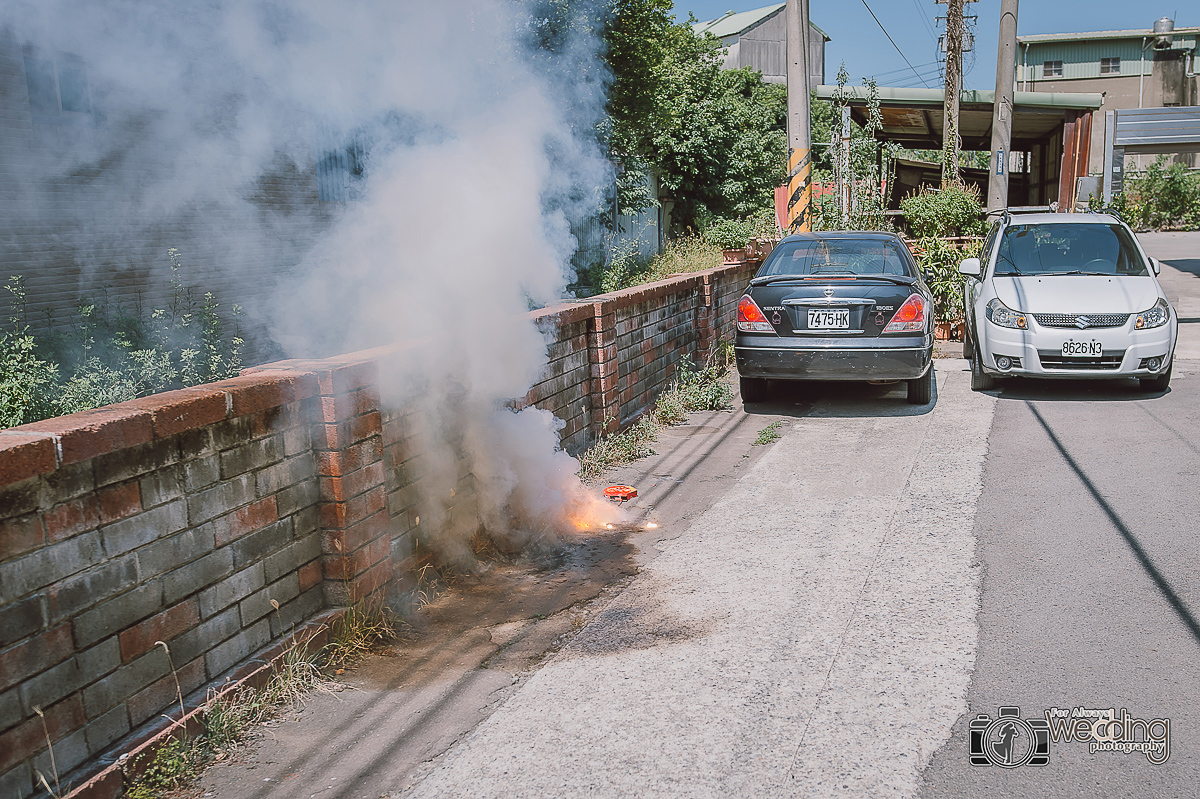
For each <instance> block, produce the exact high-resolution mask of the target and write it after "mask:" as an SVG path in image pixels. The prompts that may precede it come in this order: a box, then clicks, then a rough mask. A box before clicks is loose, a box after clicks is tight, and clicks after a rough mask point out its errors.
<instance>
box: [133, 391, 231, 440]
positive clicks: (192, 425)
mask: <svg viewBox="0 0 1200 799" xmlns="http://www.w3.org/2000/svg"><path fill="white" fill-rule="evenodd" d="M226 402H227V400H226V398H225V392H223V391H214V390H213V389H211V388H209V387H208V386H196V387H195V388H181V389H178V390H176V391H166V392H163V393H162V394H153V395H151V396H149V397H143V398H142V399H140V400H132V401H131V403H130V404H132V403H137V405H138V407H140V408H141V409H143V410H145V411H148V412H149V413H150V414H151V416H152V418H153V420H154V437H155V438H166V437H168V436H173V435H175V434H177V433H182V432H183V431H185V430H195V429H196V428H198V427H204V426H205V425H209V424H214V423H216V422H219V421H222V420H223V419H224V418H225V415H226Z"/></svg>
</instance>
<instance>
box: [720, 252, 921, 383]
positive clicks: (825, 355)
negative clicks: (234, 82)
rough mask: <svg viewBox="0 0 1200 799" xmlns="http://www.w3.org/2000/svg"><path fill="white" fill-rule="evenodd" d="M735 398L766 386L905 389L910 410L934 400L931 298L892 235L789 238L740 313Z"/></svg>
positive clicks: (909, 255) (909, 257) (754, 284)
mask: <svg viewBox="0 0 1200 799" xmlns="http://www.w3.org/2000/svg"><path fill="white" fill-rule="evenodd" d="M734 351H735V353H736V355H737V368H738V374H739V375H740V376H741V387H742V399H743V400H745V401H746V402H761V401H762V400H763V399H765V398H766V393H767V381H768V380H872V381H887V380H896V381H899V380H904V381H906V382H907V383H908V401H909V402H911V403H914V404H919V405H923V404H925V403H928V402H929V401H930V399H931V398H932V396H933V295H932V294H931V293H930V291H929V287H928V286H927V285H926V284H925V281H924V279H923V278H922V276H921V272H920V270H919V269H918V268H917V264H916V262H915V261H914V260H913V257H912V253H911V252H909V249H908V247H907V246H905V244H904V242H903V241H901V240H900V238H899V237H898V236H895V235H893V234H891V233H851V232H837V233H802V234H799V235H795V236H788V237H787V238H785V239H784V240H783V241H781V242H780V243H779V246H777V247H776V248H775V249H774V250H772V252H771V254H770V255H769V256H768V257H767V259H766V261H764V262H763V265H762V268H761V269H759V270H758V274H757V275H756V276H755V277H754V279H753V280H751V281H750V287H749V288H748V289H747V290H746V294H745V296H743V297H742V299H741V302H740V303H739V305H738V316H737V339H736V340H735V342H734Z"/></svg>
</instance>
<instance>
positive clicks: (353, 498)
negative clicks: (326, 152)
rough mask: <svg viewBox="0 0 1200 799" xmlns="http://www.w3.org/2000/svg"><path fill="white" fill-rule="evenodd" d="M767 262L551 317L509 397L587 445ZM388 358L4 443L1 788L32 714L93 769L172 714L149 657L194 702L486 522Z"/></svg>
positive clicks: (719, 333) (8, 793)
mask: <svg viewBox="0 0 1200 799" xmlns="http://www.w3.org/2000/svg"><path fill="white" fill-rule="evenodd" d="M755 268H756V265H755V264H752V263H738V264H731V265H727V266H725V267H722V268H720V269H715V270H709V271H707V272H701V273H695V274H691V275H686V276H682V277H676V278H673V279H669V280H666V281H662V282H661V283H657V284H651V285H649V286H643V287H638V288H636V289H630V290H628V291H623V292H618V293H615V294H610V295H602V296H600V297H595V298H591V299H589V300H587V301H586V302H580V303H569V304H563V305H558V306H555V307H552V308H547V309H543V310H541V311H537V312H534V313H533V314H531V319H532V321H533V322H535V323H536V324H537V325H538V326H539V327H540V329H541V330H542V331H543V333H544V334H545V336H546V341H547V351H548V355H549V359H548V363H547V366H546V369H545V371H544V373H543V376H542V379H541V380H540V381H539V382H538V383H537V384H536V385H535V386H534V387H533V388H532V389H531V390H530V392H529V394H527V395H526V397H524V398H523V399H522V400H519V401H517V402H516V404H517V405H531V404H536V405H537V406H538V407H541V408H544V409H547V410H550V411H551V412H553V413H554V414H555V415H556V416H558V417H559V419H561V420H562V422H563V428H562V430H561V431H560V438H561V441H562V443H563V446H564V447H565V448H567V449H568V450H571V451H576V450H579V449H581V448H583V447H585V446H587V445H588V444H589V443H590V442H592V441H594V440H595V437H596V436H597V435H598V434H599V433H600V432H601V430H602V428H603V427H604V426H605V425H606V424H607V426H608V429H610V430H611V429H614V428H615V427H616V426H617V425H618V424H619V422H620V420H625V421H628V420H630V419H632V418H633V417H634V416H636V414H637V413H638V412H639V411H640V410H641V409H642V408H644V407H645V406H646V405H647V404H648V403H649V402H651V401H652V400H653V398H654V396H655V395H656V393H657V392H658V391H659V390H661V389H662V388H664V387H665V385H666V384H667V382H668V381H669V380H670V377H671V375H672V374H673V373H674V370H675V368H676V364H677V363H678V360H679V359H680V358H681V357H683V356H685V355H686V356H688V357H690V358H692V359H693V361H696V362H701V361H702V360H703V358H704V357H705V355H706V353H707V350H708V349H709V348H710V347H711V346H712V345H713V343H714V342H716V341H717V340H718V339H720V338H723V337H724V338H727V337H728V336H729V335H730V333H731V331H732V320H733V316H734V314H735V312H736V303H737V300H738V298H739V297H740V295H741V292H742V290H743V288H744V286H745V284H746V282H747V281H748V280H749V278H750V276H751V275H752V274H753V271H754V269H755ZM394 354H395V351H394V350H375V351H367V352H361V353H354V354H352V355H347V356H343V357H340V358H331V359H324V360H319V361H303V360H293V361H280V362H277V363H273V364H269V365H267V366H264V367H259V368H257V369H253V370H247V372H246V373H245V374H243V375H242V376H241V377H238V378H234V379H232V380H225V381H221V382H219V383H213V384H209V385H206V386H201V387H197V388H191V389H183V390H180V391H173V392H168V393H165V394H158V395H155V396H152V397H146V398H144V399H139V400H133V401H130V402H125V403H120V404H118V405H111V406H108V407H105V408H98V409H96V410H92V411H86V412H83V413H78V414H73V415H71V416H64V417H59V418H56V419H49V420H46V421H42V422H36V423H33V424H28V425H23V426H21V427H18V428H12V429H10V430H5V431H0V796H5V797H17V799H22V798H23V797H25V796H28V795H29V794H30V793H32V792H33V790H34V785H35V783H34V779H35V778H34V776H33V774H34V769H40V770H41V771H43V772H44V773H49V771H48V753H47V751H46V746H45V740H44V735H43V732H42V726H41V720H40V719H39V718H38V717H37V715H36V712H35V708H39V709H41V710H42V711H43V712H44V713H45V717H46V723H47V726H48V728H49V730H50V736H51V738H52V739H53V741H54V754H55V759H56V763H57V766H58V769H59V771H60V772H63V773H65V772H68V771H71V770H73V769H76V768H77V767H80V766H81V765H83V768H82V769H81V770H80V771H79V772H77V774H78V773H84V772H86V771H87V769H88V768H89V767H90V766H91V765H92V764H95V763H96V762H97V757H98V756H99V755H100V754H101V753H104V752H106V751H114V750H120V751H124V750H126V749H127V748H128V747H129V746H131V745H132V744H133V743H135V742H136V741H138V740H141V739H142V738H144V736H145V731H146V729H147V726H148V725H150V726H152V725H153V724H154V723H156V720H159V719H160V715H161V714H163V713H170V712H171V711H170V707H171V705H172V704H173V703H174V701H175V687H174V680H173V678H172V676H171V674H170V666H169V663H168V660H167V653H166V652H165V651H164V650H163V648H162V647H159V646H156V642H158V641H163V642H165V643H167V644H168V646H169V647H170V652H171V656H172V657H173V662H174V665H175V668H176V669H177V671H178V675H179V680H180V683H181V686H182V689H183V691H184V692H185V693H192V695H193V696H192V698H193V699H195V698H196V697H198V696H202V694H203V689H204V687H205V686H208V685H211V684H214V683H218V682H220V681H221V680H222V679H224V678H225V677H226V676H227V675H229V674H230V673H231V670H234V669H235V668H236V667H238V666H239V664H243V663H244V662H245V661H246V659H247V658H249V657H251V656H253V655H254V653H255V652H257V651H259V650H261V649H262V648H263V647H265V646H267V645H269V644H270V643H271V642H272V641H275V640H277V639H279V638H280V636H281V635H283V634H284V633H285V632H286V631H287V630H288V629H289V628H290V627H291V626H292V625H293V624H296V623H297V622H300V621H303V620H304V619H307V618H310V617H312V616H313V615H314V614H316V613H317V612H318V611H320V610H321V609H323V608H325V607H328V606H339V605H344V604H346V603H348V602H350V601H352V600H354V599H357V598H360V597H363V596H366V595H368V594H370V593H372V592H388V593H389V594H390V595H393V596H394V595H395V594H396V591H397V590H398V589H402V588H403V587H404V586H405V585H406V584H407V583H406V570H408V569H410V567H411V566H412V564H413V557H414V553H415V552H416V551H417V550H418V548H419V546H420V544H421V542H422V540H425V541H428V540H429V539H430V537H432V536H436V535H438V534H439V533H444V532H445V531H446V530H448V529H452V530H455V531H456V532H457V534H458V535H460V536H462V535H466V534H469V533H470V532H472V531H473V530H474V529H477V528H478V526H479V519H478V510H477V506H476V499H475V491H474V482H473V476H472V474H471V464H470V462H469V460H468V458H467V455H466V454H465V452H464V450H465V449H466V448H465V447H464V446H463V442H462V441H461V435H465V433H463V434H459V433H456V432H455V431H454V430H453V429H448V428H452V426H453V424H454V421H453V420H454V416H453V409H449V411H448V412H447V413H445V414H444V415H443V416H442V417H441V419H440V422H441V429H440V430H439V431H438V435H439V436H441V438H442V440H443V441H445V440H446V439H447V438H448V443H449V445H450V446H449V449H450V450H452V452H451V454H450V456H449V457H448V456H447V454H446V452H444V451H438V452H434V451H433V449H432V448H431V447H430V445H429V443H428V442H429V439H428V438H427V436H428V435H429V431H430V430H431V425H430V423H429V419H428V418H427V416H425V415H423V414H427V413H428V411H427V410H425V409H421V408H416V407H413V408H387V407H384V406H383V403H382V402H381V398H380V393H379V390H378V388H377V382H378V381H377V377H378V374H379V373H380V370H381V369H387V368H388V359H389V358H390V357H394ZM447 420H449V421H447ZM606 420H607V421H606ZM456 435H457V436H459V437H458V438H456ZM445 449H446V448H445V447H442V448H441V450H445ZM272 601H274V602H276V603H278V604H279V609H278V610H276V609H275V608H274V607H273V605H272Z"/></svg>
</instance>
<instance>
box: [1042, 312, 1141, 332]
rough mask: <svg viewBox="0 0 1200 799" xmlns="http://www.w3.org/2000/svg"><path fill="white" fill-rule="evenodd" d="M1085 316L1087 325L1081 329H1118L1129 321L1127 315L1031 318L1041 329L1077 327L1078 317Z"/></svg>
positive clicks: (1072, 314) (1077, 315)
mask: <svg viewBox="0 0 1200 799" xmlns="http://www.w3.org/2000/svg"><path fill="white" fill-rule="evenodd" d="M1081 316H1086V317H1087V322H1088V323H1087V324H1086V325H1085V326H1084V328H1082V329H1087V328H1091V327H1120V326H1121V325H1123V324H1125V323H1126V322H1127V321H1129V316H1130V315H1129V314H1127V313H1035V314H1034V315H1033V318H1034V319H1036V320H1037V323H1038V324H1039V325H1041V326H1043V327H1079V325H1078V324H1076V323H1077V322H1078V321H1079V317H1081Z"/></svg>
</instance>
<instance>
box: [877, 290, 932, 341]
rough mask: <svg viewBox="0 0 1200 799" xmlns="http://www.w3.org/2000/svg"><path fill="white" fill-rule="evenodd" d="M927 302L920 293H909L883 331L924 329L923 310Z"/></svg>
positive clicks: (902, 331)
mask: <svg viewBox="0 0 1200 799" xmlns="http://www.w3.org/2000/svg"><path fill="white" fill-rule="evenodd" d="M926 305H927V303H926V302H925V298H924V297H922V296H921V295H920V294H910V295H908V299H907V300H905V301H904V304H903V305H901V306H900V308H899V310H897V311H896V313H895V315H893V316H892V321H890V322H888V323H887V327H885V328H884V329H883V332H884V333H909V332H914V331H922V330H924V329H925V310H926V307H925V306H926Z"/></svg>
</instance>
